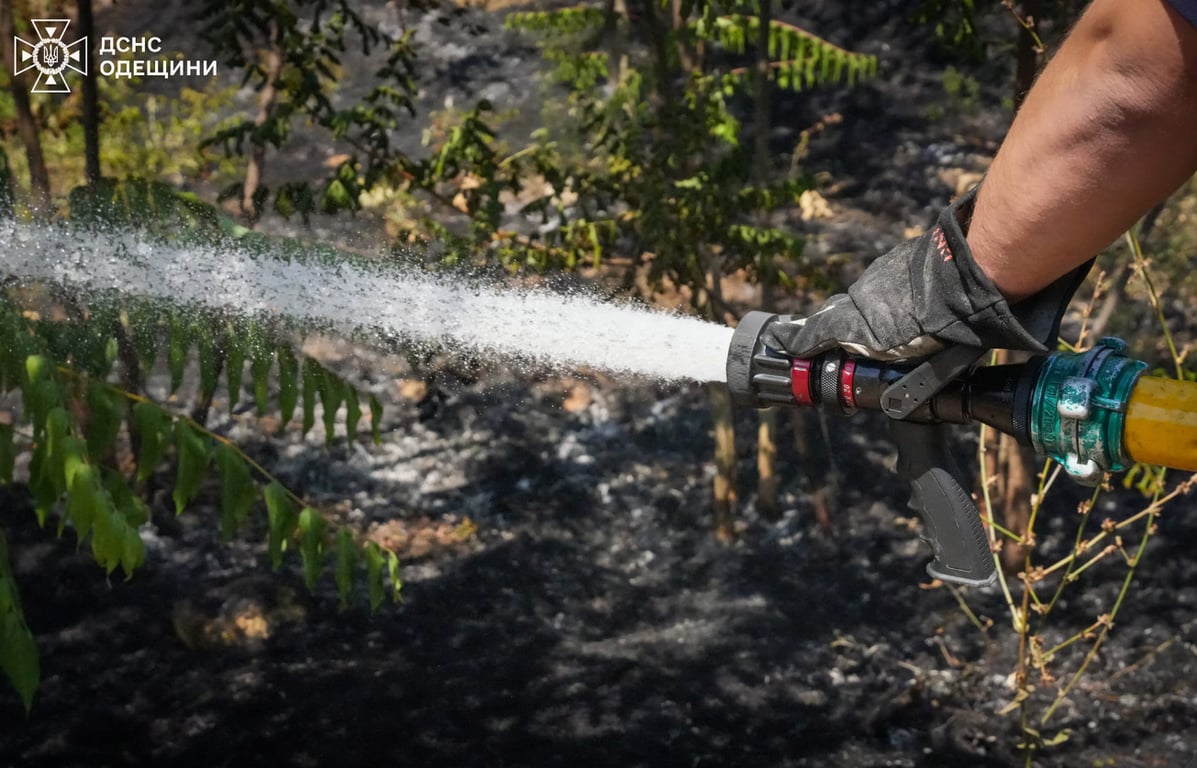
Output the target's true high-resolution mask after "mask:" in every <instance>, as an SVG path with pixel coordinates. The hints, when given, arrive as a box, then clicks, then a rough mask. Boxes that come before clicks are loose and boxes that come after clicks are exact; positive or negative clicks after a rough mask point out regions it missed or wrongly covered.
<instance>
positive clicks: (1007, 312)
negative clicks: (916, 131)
mask: <svg viewBox="0 0 1197 768" xmlns="http://www.w3.org/2000/svg"><path fill="white" fill-rule="evenodd" d="M980 188H981V187H980V185H977V186H975V187H973V188H972V189H971V190H969V191H968V192H967V193H966V194H965V195H963V196H962V197H960V198H959V199H958V200H956V201H955V202H954V203H953V204H952V205H949V206H948V207H947V208H945V209H944V210H943V212H942V213H941V214H940V217H939V224H938V226H937V230H938V232H941V233H942V237H943V242H944V244H945V245H946V247H947V249H948V253H949V255H950V256H951V258H950V261H951V262H952V263H954V264H955V267H956V270H957V273H958V276H959V280H960V282H961V284H962V286H963V288H964V291H963V292H964V295H965V296H966V297H967V299H968V301H969V303H970V304H972V307H971V310H972V312H971V313H970V314H971V317H970V318H969V319H968V322H969V324H970V325H973V330H974V331H976V332H977V335H978V336H979V337H980V338H981V340H982V341H984V342H985V343H984V344H983V346H988V347H996V348H1006V349H1025V350H1028V351H1034V352H1046V351H1048V350H1049V349H1050V348H1053V347H1055V344H1056V339H1057V337H1058V336H1059V333H1060V322H1061V320H1062V318H1063V316H1064V312H1065V311H1066V310H1067V309H1068V304H1069V302H1070V301H1071V300H1072V296H1073V294H1074V293H1075V292H1076V289H1077V288H1078V287H1079V286H1080V284H1081V282H1082V281H1083V280H1084V279H1085V276H1086V275H1087V274H1088V273H1089V269H1090V267H1091V266H1092V265H1093V261H1092V260H1090V261H1088V262H1086V263H1085V264H1082V265H1081V266H1079V267H1077V268H1076V269H1073V270H1072V271H1070V272H1068V273H1067V274H1065V275H1064V276H1062V277H1060V278H1058V279H1057V280H1055V281H1054V282H1052V283H1051V284H1050V285H1048V286H1047V287H1046V288H1044V289H1043V290H1041V291H1039V292H1037V293H1035V294H1034V295H1032V296H1029V297H1027V298H1026V299H1023V300H1022V301H1020V302H1018V303H1017V304H1015V305H1013V306H1011V305H1010V304H1009V303H1008V302H1007V301H1006V299H1005V297H1004V296H1002V294H1001V292H1000V291H999V290H998V289H997V286H995V285H994V283H993V281H992V280H990V279H989V276H988V275H986V274H985V273H984V272H983V271H982V270H981V268H980V266H978V265H977V263H976V261H975V260H974V259H973V255H972V250H971V249H970V248H969V245H968V240H967V233H968V229H969V225H970V224H971V223H972V217H973V209H974V207H975V206H976V201H977V193H978V191H979V190H980ZM937 246H938V243H937ZM946 263H947V260H946V259H945V265H946ZM990 334H992V335H990Z"/></svg>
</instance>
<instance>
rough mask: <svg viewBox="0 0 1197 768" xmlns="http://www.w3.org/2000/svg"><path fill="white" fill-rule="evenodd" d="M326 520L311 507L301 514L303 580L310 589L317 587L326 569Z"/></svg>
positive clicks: (300, 534)
mask: <svg viewBox="0 0 1197 768" xmlns="http://www.w3.org/2000/svg"><path fill="white" fill-rule="evenodd" d="M326 525H327V524H326V523H325V522H324V518H323V517H322V516H321V515H320V513H319V512H318V511H316V510H315V509H312V508H311V507H304V508H303V511H301V512H300V513H299V536H300V542H299V553H300V555H301V556H302V558H303V579H304V581H305V582H306V583H307V585H308V589H312V588H313V587H315V586H316V580H317V579H319V578H320V571H322V570H323V569H324V529H325V527H326Z"/></svg>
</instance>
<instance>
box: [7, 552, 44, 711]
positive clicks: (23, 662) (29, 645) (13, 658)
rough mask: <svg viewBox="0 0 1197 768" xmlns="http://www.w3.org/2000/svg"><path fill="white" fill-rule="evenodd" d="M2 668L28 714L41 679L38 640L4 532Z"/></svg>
mask: <svg viewBox="0 0 1197 768" xmlns="http://www.w3.org/2000/svg"><path fill="white" fill-rule="evenodd" d="M0 670H2V671H3V672H4V675H5V677H7V678H8V681H9V683H11V684H12V687H13V690H15V691H16V692H17V696H19V697H20V699H21V704H22V705H24V707H25V712H26V714H28V713H29V710H30V708H32V707H33V697H34V694H36V693H37V686H38V683H39V681H40V680H41V668H40V665H39V661H38V653H37V643H36V642H35V641H34V639H33V633H32V632H30V631H29V627H28V626H27V625H26V624H25V613H24V611H22V610H21V597H20V594H19V593H18V591H17V582H16V579H15V578H14V577H13V573H12V567H11V566H10V565H9V560H8V541H7V539H6V538H5V537H4V532H3V531H0Z"/></svg>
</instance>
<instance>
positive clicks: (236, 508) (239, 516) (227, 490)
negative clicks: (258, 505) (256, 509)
mask: <svg viewBox="0 0 1197 768" xmlns="http://www.w3.org/2000/svg"><path fill="white" fill-rule="evenodd" d="M216 466H217V468H218V469H219V470H220V535H221V537H222V538H223V539H224V540H225V541H228V540H229V539H231V538H233V535H234V534H235V533H236V532H237V528H238V527H239V526H240V525H241V524H242V523H243V522H244V521H245V520H246V519H247V518H248V517H249V510H250V507H252V506H253V503H254V499H255V498H257V488H255V487H254V482H253V477H252V476H251V475H250V471H249V465H248V464H246V463H245V459H244V458H242V456H241V455H240V454H239V453H237V451H235V450H234V449H233V448H232V447H230V446H229V445H227V444H225V443H219V444H218V445H217V446H216Z"/></svg>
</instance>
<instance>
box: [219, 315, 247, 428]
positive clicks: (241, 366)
mask: <svg viewBox="0 0 1197 768" xmlns="http://www.w3.org/2000/svg"><path fill="white" fill-rule="evenodd" d="M224 360H225V362H224V375H225V377H226V378H227V379H228V383H229V413H232V412H233V409H234V408H236V407H237V403H239V402H241V379H242V377H243V376H244V374H245V342H244V341H243V339H242V336H241V334H239V333H232V332H230V333H228V334H226V335H225V345H224Z"/></svg>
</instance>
